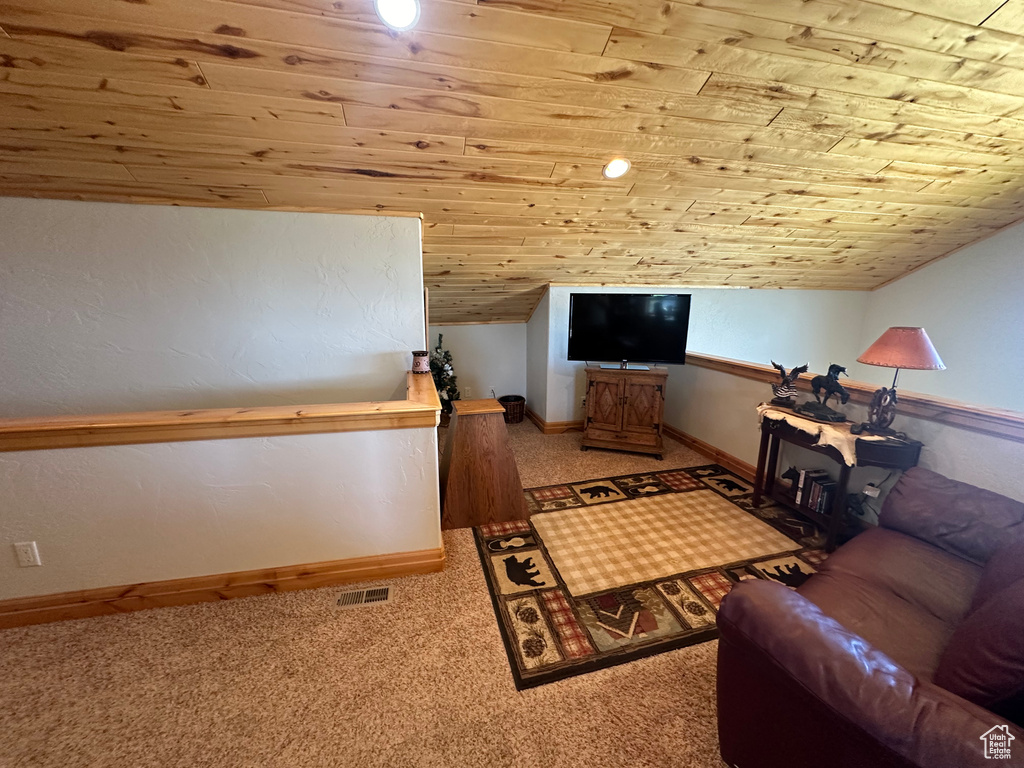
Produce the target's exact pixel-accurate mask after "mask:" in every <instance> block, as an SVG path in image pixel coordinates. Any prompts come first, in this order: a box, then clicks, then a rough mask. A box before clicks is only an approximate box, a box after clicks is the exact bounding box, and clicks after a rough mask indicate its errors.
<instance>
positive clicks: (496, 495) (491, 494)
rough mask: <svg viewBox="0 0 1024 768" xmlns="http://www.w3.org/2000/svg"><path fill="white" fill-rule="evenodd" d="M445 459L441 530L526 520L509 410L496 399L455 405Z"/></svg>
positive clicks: (442, 462) (442, 477)
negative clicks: (507, 420) (510, 440)
mask: <svg viewBox="0 0 1024 768" xmlns="http://www.w3.org/2000/svg"><path fill="white" fill-rule="evenodd" d="M453 405H454V410H453V412H452V419H451V423H450V425H449V427H448V442H447V443H446V444H445V449H444V456H443V457H442V459H441V527H442V528H445V529H448V528H469V527H472V526H476V525H483V524H484V523H493V522H499V521H507V520H526V519H527V518H528V517H529V516H530V514H529V512H528V511H527V508H526V499H525V498H524V497H523V484H522V482H521V481H520V479H519V469H518V467H516V460H515V456H514V455H513V454H512V449H511V448H510V447H509V444H508V431H507V430H506V429H505V416H504V414H505V409H504V408H503V407H502V406H501V403H499V402H498V401H497V400H495V399H494V398H486V399H483V400H456V401H455V402H454V403H453Z"/></svg>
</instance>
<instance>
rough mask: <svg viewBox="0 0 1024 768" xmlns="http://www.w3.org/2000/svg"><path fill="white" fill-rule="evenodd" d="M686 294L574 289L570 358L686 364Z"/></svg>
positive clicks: (688, 297)
mask: <svg viewBox="0 0 1024 768" xmlns="http://www.w3.org/2000/svg"><path fill="white" fill-rule="evenodd" d="M689 324H690V294H688V293H657V294H646V293H644V294H639V293H573V294H570V296H569V359H570V360H590V361H594V362H599V361H602V360H604V361H609V362H622V361H623V360H626V361H629V362H631V363H675V364H679V365H681V364H683V363H685V362H686V331H687V328H688V327H689Z"/></svg>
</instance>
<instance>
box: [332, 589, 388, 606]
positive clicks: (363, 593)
mask: <svg viewBox="0 0 1024 768" xmlns="http://www.w3.org/2000/svg"><path fill="white" fill-rule="evenodd" d="M390 602H391V587H374V588H372V589H355V590H353V591H351V592H342V593H341V594H340V595H338V602H337V603H336V605H337V607H338V608H356V607H358V606H360V605H381V604H382V603H390Z"/></svg>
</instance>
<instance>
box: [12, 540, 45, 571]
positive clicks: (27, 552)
mask: <svg viewBox="0 0 1024 768" xmlns="http://www.w3.org/2000/svg"><path fill="white" fill-rule="evenodd" d="M14 551H15V553H17V555H18V565H20V566H21V567H22V568H28V567H29V566H32V565H42V564H43V561H42V560H40V559H39V547H37V546H36V543H35V542H34V541H22V542H20V543H17V544H15V545H14Z"/></svg>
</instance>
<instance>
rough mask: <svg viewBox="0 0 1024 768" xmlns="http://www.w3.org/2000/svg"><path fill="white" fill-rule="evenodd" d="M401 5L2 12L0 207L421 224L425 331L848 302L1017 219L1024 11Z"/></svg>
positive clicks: (321, 0)
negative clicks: (655, 303)
mask: <svg viewBox="0 0 1024 768" xmlns="http://www.w3.org/2000/svg"><path fill="white" fill-rule="evenodd" d="M422 3H423V7H422V14H421V19H420V23H419V24H418V26H417V27H416V29H414V30H413V31H410V32H405V33H395V32H391V31H389V30H387V29H386V28H385V27H384V26H383V25H382V24H381V23H380V22H379V21H378V19H377V17H376V15H375V14H374V10H373V5H372V0H76V2H74V3H69V2H67V0H4V1H3V3H2V4H0V105H2V109H0V115H2V116H0V131H2V134H3V135H2V136H0V194H5V195H21V196H41V197H63V198H74V199H88V200H114V201H130V202H162V203H168V202H173V203H182V204H192V205H217V206H230V207H246V208H292V209H294V208H301V209H312V210H337V211H356V210H367V209H372V210H377V211H384V212H422V214H423V217H424V259H425V272H426V283H427V285H428V286H429V287H430V289H431V292H430V297H431V300H430V303H431V306H430V313H431V321H432V322H436V323H444V322H470V321H517V320H525V319H526V318H527V317H528V315H529V314H530V312H531V311H532V309H533V307H534V306H535V304H536V302H537V301H538V299H539V297H540V294H541V291H542V290H543V286H544V285H546V284H548V283H550V282H558V283H572V284H627V285H636V286H641V285H665V284H673V285H693V286H699V285H728V286H754V287H794V288H836V289H867V288H873V287H875V286H878V285H880V284H882V283H884V282H886V281H888V280H891V279H893V278H896V277H898V276H899V275H902V274H904V273H906V272H907V271H909V270H911V269H914V268H916V267H918V266H920V265H922V264H924V263H926V262H928V261H929V260H931V259H934V258H936V257H938V256H941V255H943V254H945V253H948V252H949V251H951V250H953V249H954V248H956V247H958V246H960V245H963V244H966V243H969V242H973V241H975V240H977V239H979V238H981V237H983V236H985V235H986V234H988V233H990V232H992V231H993V230H995V229H997V228H999V227H1002V226H1004V225H1006V224H1008V223H1010V222H1013V221H1015V220H1017V219H1019V218H1021V217H1022V216H1024V189H1022V182H1021V171H1022V169H1024V151H1022V150H1024V0H1006V1H1005V2H1004V0H877V1H876V2H862V1H860V0H486V2H483V1H481V2H478V3H473V2H465V1H464V0H457V1H456V0H422ZM616 156H623V157H628V158H629V159H630V160H631V161H632V163H633V167H632V169H631V171H630V172H629V173H628V174H627V175H626V176H624V177H623V178H621V179H616V180H606V179H604V178H603V177H602V174H601V168H602V166H603V164H604V163H605V162H607V161H608V160H609V159H611V158H613V157H616Z"/></svg>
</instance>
